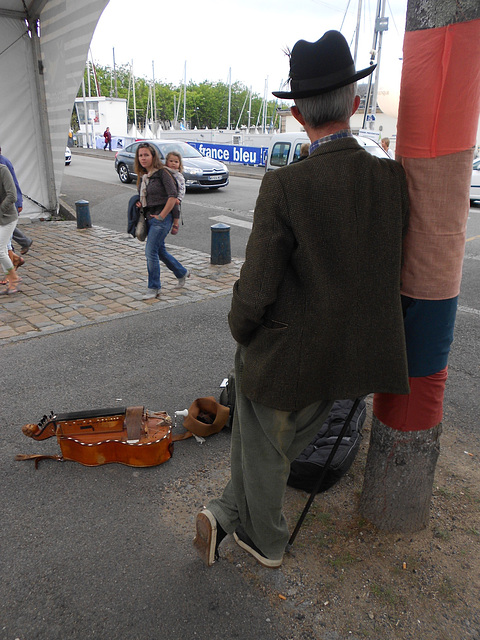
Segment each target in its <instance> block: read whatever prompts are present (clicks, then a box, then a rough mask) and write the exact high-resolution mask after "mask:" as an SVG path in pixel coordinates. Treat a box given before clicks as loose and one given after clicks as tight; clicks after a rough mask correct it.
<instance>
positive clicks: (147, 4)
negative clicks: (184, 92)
mask: <svg viewBox="0 0 480 640" xmlns="http://www.w3.org/2000/svg"><path fill="white" fill-rule="evenodd" d="M406 6H407V0H389V1H387V2H386V9H385V15H386V16H388V17H389V29H388V31H387V32H385V34H384V37H383V46H382V54H381V73H380V83H379V86H380V87H382V85H383V86H390V85H389V82H390V80H389V79H390V78H393V77H397V76H398V77H399V74H398V73H391V71H390V70H391V69H393V68H398V67H399V65H400V63H399V62H398V59H399V58H401V56H402V44H403V35H404V27H405V12H406ZM376 9H377V0H363V12H362V20H361V27H360V41H359V50H358V59H357V69H362V68H364V67H367V66H368V64H369V60H370V50H371V48H372V43H373V26H374V22H375V14H376ZM357 10H358V0H350V2H349V0H330V2H322V1H320V0H215V1H212V0H203V1H201V0H196V1H195V2H194V1H193V0H182V1H181V2H171V1H170V2H166V1H165V0H138V1H137V2H132V1H131V0H110V2H109V4H108V5H107V7H106V8H105V10H104V12H103V14H102V16H101V18H100V20H99V23H98V25H97V29H96V31H95V35H94V37H93V40H92V44H91V53H92V57H93V60H94V62H95V63H97V64H101V65H109V66H112V65H113V49H115V62H116V64H117V65H127V64H130V63H131V62H132V61H133V71H134V74H135V76H142V77H146V78H149V79H151V78H152V61H153V62H154V69H155V79H156V80H157V81H161V82H170V83H172V84H174V85H177V86H178V85H180V84H181V83H182V82H183V77H184V68H185V63H186V79H187V83H189V82H190V81H193V82H194V83H200V82H203V81H204V80H207V81H209V82H225V83H228V80H229V73H230V69H231V80H232V82H240V83H242V84H244V85H245V86H246V87H247V88H252V90H253V91H254V92H255V93H258V94H259V95H261V96H263V95H264V92H265V86H266V84H267V87H268V96H267V97H268V98H269V99H270V98H271V97H272V96H271V91H275V90H277V89H279V88H280V86H281V84H282V83H283V82H285V80H286V78H287V76H288V58H287V56H286V55H285V54H284V53H283V51H284V50H285V49H286V48H287V47H290V48H292V47H293V45H294V44H295V42H296V41H297V40H300V39H304V40H308V41H310V42H314V41H316V40H318V38H320V37H321V36H322V35H323V33H325V31H328V30H329V29H338V30H339V31H342V33H343V35H344V36H345V38H346V39H347V41H348V42H349V44H351V49H352V52H353V47H354V32H355V25H356V22H357Z"/></svg>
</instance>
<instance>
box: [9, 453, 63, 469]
mask: <svg viewBox="0 0 480 640" xmlns="http://www.w3.org/2000/svg"><path fill="white" fill-rule="evenodd" d="M15 460H35V469H38V463H39V462H40V460H58V461H59V462H63V457H62V456H43V455H41V454H38V453H37V454H32V455H27V454H25V453H19V454H17V455H16V456H15Z"/></svg>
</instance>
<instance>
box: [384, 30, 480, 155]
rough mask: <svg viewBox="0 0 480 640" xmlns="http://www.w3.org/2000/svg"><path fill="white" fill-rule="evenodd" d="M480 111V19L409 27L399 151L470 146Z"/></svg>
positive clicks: (413, 152) (425, 152) (445, 151)
mask: <svg viewBox="0 0 480 640" xmlns="http://www.w3.org/2000/svg"><path fill="white" fill-rule="evenodd" d="M479 113H480V19H479V20H471V21H469V22H461V23H457V24H452V25H448V26H446V27H439V28H437V29H424V30H420V31H407V32H406V33H405V39H404V47H403V71H402V83H401V87H400V104H399V112H398V128H397V146H396V153H397V154H398V155H401V156H404V157H406V158H435V157H437V156H442V155H447V154H449V153H456V152H458V151H465V150H466V149H470V148H471V147H473V146H474V145H475V141H476V135H477V126H478V117H479ZM452 123H454V126H452Z"/></svg>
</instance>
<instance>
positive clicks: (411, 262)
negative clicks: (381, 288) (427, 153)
mask: <svg viewBox="0 0 480 640" xmlns="http://www.w3.org/2000/svg"><path fill="white" fill-rule="evenodd" d="M397 160H399V161H401V163H402V164H403V167H404V169H405V171H406V174H407V183H408V192H409V196H410V218H409V225H408V232H407V235H406V237H405V240H404V264H403V269H402V293H403V294H404V295H406V296H409V297H411V298H417V299H421V300H446V299H448V298H454V297H455V296H457V295H458V293H459V291H460V281H461V277H462V264H463V255H464V250H465V237H466V228H467V219H468V211H469V204H470V200H469V189H470V177H471V175H472V163H473V149H469V150H467V151H462V152H460V153H454V154H451V155H448V156H440V157H438V158H399V157H397Z"/></svg>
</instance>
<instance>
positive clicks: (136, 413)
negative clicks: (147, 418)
mask: <svg viewBox="0 0 480 640" xmlns="http://www.w3.org/2000/svg"><path fill="white" fill-rule="evenodd" d="M143 409H144V407H127V410H126V411H125V422H124V425H125V428H126V429H127V439H128V440H139V439H140V434H141V432H142V425H143V420H142V418H143Z"/></svg>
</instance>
